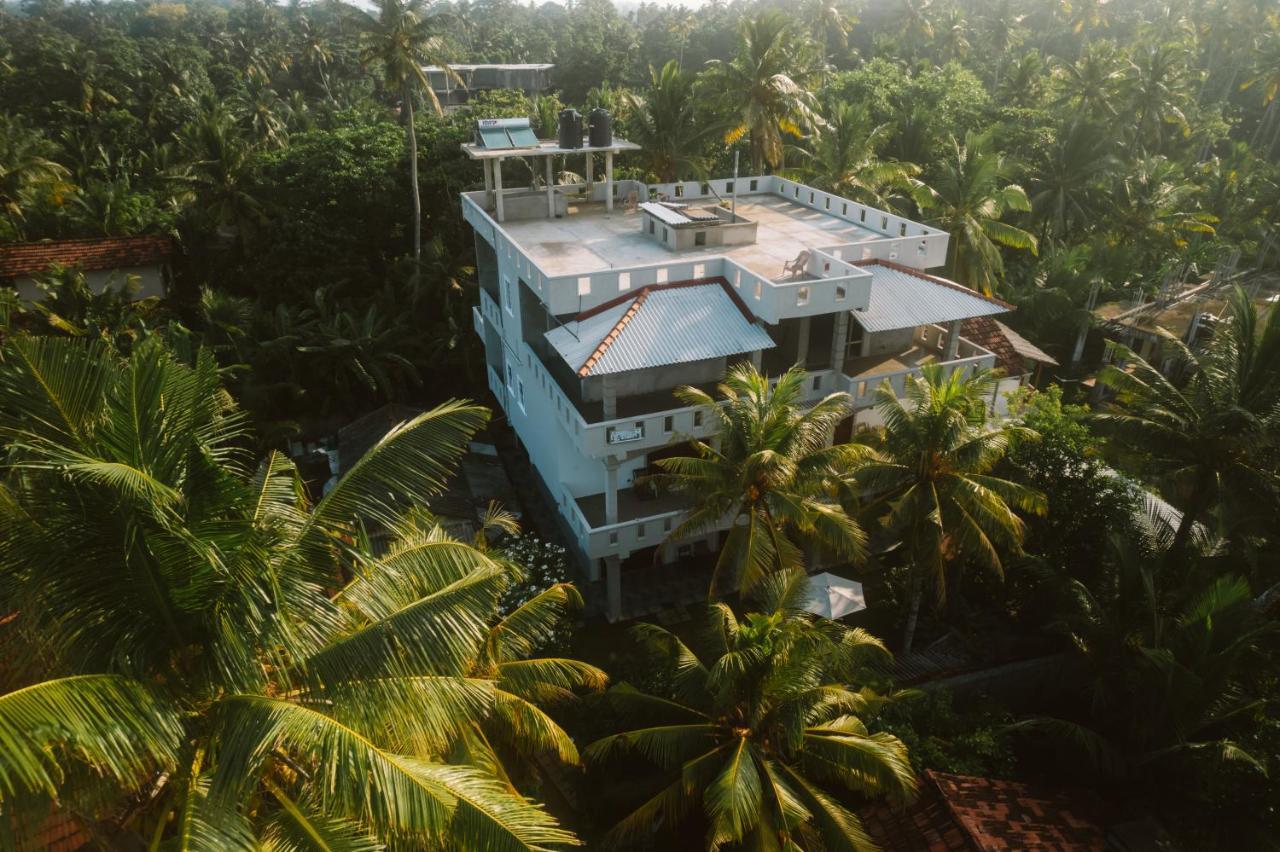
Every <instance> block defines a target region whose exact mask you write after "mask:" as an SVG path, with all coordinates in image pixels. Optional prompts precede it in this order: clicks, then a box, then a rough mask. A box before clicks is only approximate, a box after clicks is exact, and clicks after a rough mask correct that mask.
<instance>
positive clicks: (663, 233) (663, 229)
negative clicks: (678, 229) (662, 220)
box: [662, 225, 667, 243]
mask: <svg viewBox="0 0 1280 852" xmlns="http://www.w3.org/2000/svg"><path fill="white" fill-rule="evenodd" d="M662 241H663V242H664V243H665V242H666V241H667V226H666V225H663V226H662Z"/></svg>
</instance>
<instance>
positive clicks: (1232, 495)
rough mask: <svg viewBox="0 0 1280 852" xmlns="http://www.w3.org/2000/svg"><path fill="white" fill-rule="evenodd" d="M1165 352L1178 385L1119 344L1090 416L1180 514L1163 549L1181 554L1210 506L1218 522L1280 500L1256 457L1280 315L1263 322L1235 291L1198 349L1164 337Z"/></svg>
mask: <svg viewBox="0 0 1280 852" xmlns="http://www.w3.org/2000/svg"><path fill="white" fill-rule="evenodd" d="M1167 347H1168V351H1169V352H1170V353H1171V354H1172V355H1173V358H1174V360H1175V363H1176V374H1178V375H1181V376H1184V377H1185V379H1184V380H1182V381H1178V380H1175V379H1171V378H1169V377H1168V376H1166V375H1165V374H1164V373H1162V372H1161V371H1160V370H1159V369H1157V368H1156V367H1155V366H1152V365H1151V364H1149V363H1147V362H1146V361H1145V360H1143V359H1142V358H1140V357H1138V356H1137V355H1136V354H1134V353H1133V352H1132V351H1131V350H1129V349H1127V348H1125V347H1123V346H1121V347H1118V352H1119V355H1120V358H1121V359H1122V361H1123V366H1118V365H1114V364H1113V365H1110V366H1107V367H1105V368H1104V369H1103V370H1102V372H1101V373H1100V374H1099V376H1098V379H1099V381H1101V382H1102V383H1103V384H1105V385H1106V386H1107V387H1109V388H1111V389H1112V390H1114V391H1115V393H1116V400H1115V403H1114V404H1113V405H1112V406H1110V407H1109V408H1108V409H1107V410H1106V411H1103V412H1100V413H1098V414H1097V415H1095V419H1096V422H1097V423H1098V424H1099V425H1100V426H1101V427H1102V428H1103V429H1105V430H1106V431H1107V432H1108V433H1109V434H1110V435H1111V436H1112V437H1113V438H1114V440H1115V441H1117V442H1118V443H1119V444H1120V445H1121V446H1122V447H1124V448H1127V449H1129V450H1130V451H1132V452H1133V453H1134V454H1135V455H1136V457H1137V458H1139V459H1141V460H1142V463H1143V465H1144V466H1145V467H1146V468H1147V469H1148V470H1149V471H1150V472H1151V473H1152V474H1154V475H1155V476H1157V477H1158V478H1159V482H1160V485H1161V490H1162V492H1163V493H1164V495H1165V496H1166V497H1167V498H1168V499H1169V500H1170V501H1172V502H1173V503H1174V505H1176V506H1178V508H1179V509H1181V510H1182V520H1181V523H1180V524H1179V527H1178V530H1177V534H1176V537H1175V538H1174V541H1173V545H1172V548H1171V550H1172V553H1173V555H1174V556H1175V557H1176V558H1182V557H1184V556H1185V554H1186V550H1187V545H1188V544H1189V542H1190V538H1191V532H1192V530H1193V529H1194V527H1195V525H1196V524H1197V523H1201V522H1203V521H1206V520H1207V519H1208V517H1209V513H1210V511H1211V509H1212V507H1214V506H1218V507H1219V511H1220V512H1221V514H1222V515H1223V517H1224V519H1225V518H1227V517H1231V516H1236V517H1248V516H1252V515H1255V514H1258V513H1263V514H1265V513H1266V512H1268V511H1274V508H1275V506H1276V501H1277V497H1278V496H1280V476H1277V475H1276V473H1275V472H1274V471H1272V470H1269V469H1268V468H1267V466H1266V464H1265V462H1264V461H1263V459H1261V458H1260V457H1259V453H1258V451H1259V448H1260V447H1262V446H1266V445H1267V444H1268V442H1270V441H1273V440H1274V439H1275V436H1276V435H1277V430H1280V378H1277V377H1280V311H1277V310H1275V309H1272V310H1271V311H1270V312H1269V313H1268V315H1267V316H1266V318H1265V320H1264V319H1262V318H1260V317H1259V316H1258V312H1257V309H1256V308H1255V307H1254V305H1253V303H1252V301H1250V299H1249V297H1248V296H1247V295H1246V294H1245V293H1244V291H1243V290H1240V289H1236V290H1235V291H1234V292H1233V294H1232V296H1231V305H1230V317H1229V320H1228V321H1227V322H1222V323H1219V324H1218V325H1217V326H1216V327H1215V329H1214V334H1213V337H1212V338H1211V339H1210V341H1209V343H1208V344H1207V345H1206V346H1205V347H1204V348H1203V349H1201V350H1198V351H1197V350H1193V349H1191V348H1189V347H1187V346H1186V345H1185V344H1184V343H1182V342H1181V341H1178V340H1173V339H1170V340H1168V341H1167Z"/></svg>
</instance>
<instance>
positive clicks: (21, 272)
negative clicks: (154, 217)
mask: <svg viewBox="0 0 1280 852" xmlns="http://www.w3.org/2000/svg"><path fill="white" fill-rule="evenodd" d="M172 254H173V240H171V239H169V238H168V237H164V236H159V235H148V236H141V237H105V238H102V239H91V240H46V241H44V242H38V243H10V244H9V245H6V246H0V278H17V277H19V276H27V275H40V274H42V273H44V272H47V271H48V270H49V267H51V266H54V265H57V266H65V267H67V268H70V269H79V270H81V271H82V272H93V271H96V270H101V269H129V268H132V267H138V266H151V265H153V264H157V263H163V262H164V261H166V260H168V259H169V256H170V255H172Z"/></svg>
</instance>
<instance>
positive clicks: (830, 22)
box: [801, 0, 858, 59]
mask: <svg viewBox="0 0 1280 852" xmlns="http://www.w3.org/2000/svg"><path fill="white" fill-rule="evenodd" d="M801 16H802V17H803V19H804V20H805V22H806V23H807V24H808V25H809V36H810V37H811V38H812V39H813V40H814V42H815V43H817V44H818V45H819V47H821V48H822V57H823V58H824V59H827V58H829V57H831V55H832V54H831V46H832V45H833V44H834V45H835V46H836V47H837V48H839V49H840V50H845V49H847V48H848V47H849V33H850V32H851V31H852V30H853V25H854V24H856V23H857V22H858V19H857V17H856V16H855V15H854V14H852V12H850V11H849V10H848V9H847V8H845V7H844V5H843V4H841V3H840V2H838V0H806V2H805V3H804V4H803V8H802V11H801Z"/></svg>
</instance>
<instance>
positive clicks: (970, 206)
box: [915, 131, 1037, 295]
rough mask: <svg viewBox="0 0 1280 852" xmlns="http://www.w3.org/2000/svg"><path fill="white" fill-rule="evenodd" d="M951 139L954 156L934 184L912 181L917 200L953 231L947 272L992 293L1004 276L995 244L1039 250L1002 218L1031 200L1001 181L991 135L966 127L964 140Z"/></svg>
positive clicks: (943, 164) (999, 162) (1001, 171)
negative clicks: (927, 184)
mask: <svg viewBox="0 0 1280 852" xmlns="http://www.w3.org/2000/svg"><path fill="white" fill-rule="evenodd" d="M952 143H953V146H954V156H952V157H950V158H948V159H945V160H943V161H942V162H940V163H938V165H937V168H936V170H935V172H934V175H935V176H934V180H933V183H932V186H925V185H924V184H918V185H917V186H916V188H915V197H916V201H917V203H919V205H920V206H921V208H923V209H924V210H927V211H930V212H931V213H932V214H933V221H934V223H935V224H937V226H938V227H940V228H942V229H944V230H946V231H948V232H949V233H950V234H951V241H950V244H949V245H948V247H947V272H948V273H949V274H950V275H951V276H953V277H954V278H956V279H957V280H958V281H959V282H960V283H961V284H965V285H967V286H970V287H973V288H974V289H977V290H981V291H982V292H983V293H986V294H987V295H991V294H992V293H994V292H995V289H996V287H997V285H998V284H999V283H1000V280H1001V279H1002V278H1003V276H1004V259H1003V258H1002V257H1001V255H1000V248H999V246H1002V245H1003V246H1008V247H1010V248H1019V249H1028V250H1030V251H1031V252H1032V253H1033V254H1034V253H1036V251H1037V241H1036V238H1035V237H1034V236H1032V235H1031V234H1029V233H1027V232H1026V231H1024V230H1022V229H1021V228H1019V227H1016V226H1014V225H1010V224H1008V223H1007V222H1003V221H1001V220H1002V219H1003V218H1004V216H1005V215H1006V214H1007V213H1009V212H1011V211H1027V210H1030V209H1031V202H1030V201H1029V200H1028V199H1027V193H1026V191H1025V190H1024V189H1023V188H1022V187H1020V186H1018V185H1017V184H1014V183H1007V182H1006V181H1005V173H1006V171H1007V168H1006V165H1005V162H1004V158H1003V157H1002V156H1000V155H999V154H997V153H996V152H995V151H994V150H993V148H992V145H991V137H990V136H988V135H985V134H977V133H974V132H972V131H970V132H968V133H966V134H965V138H964V142H963V143H961V142H958V141H956V140H955V139H952ZM997 244H998V245H997Z"/></svg>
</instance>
